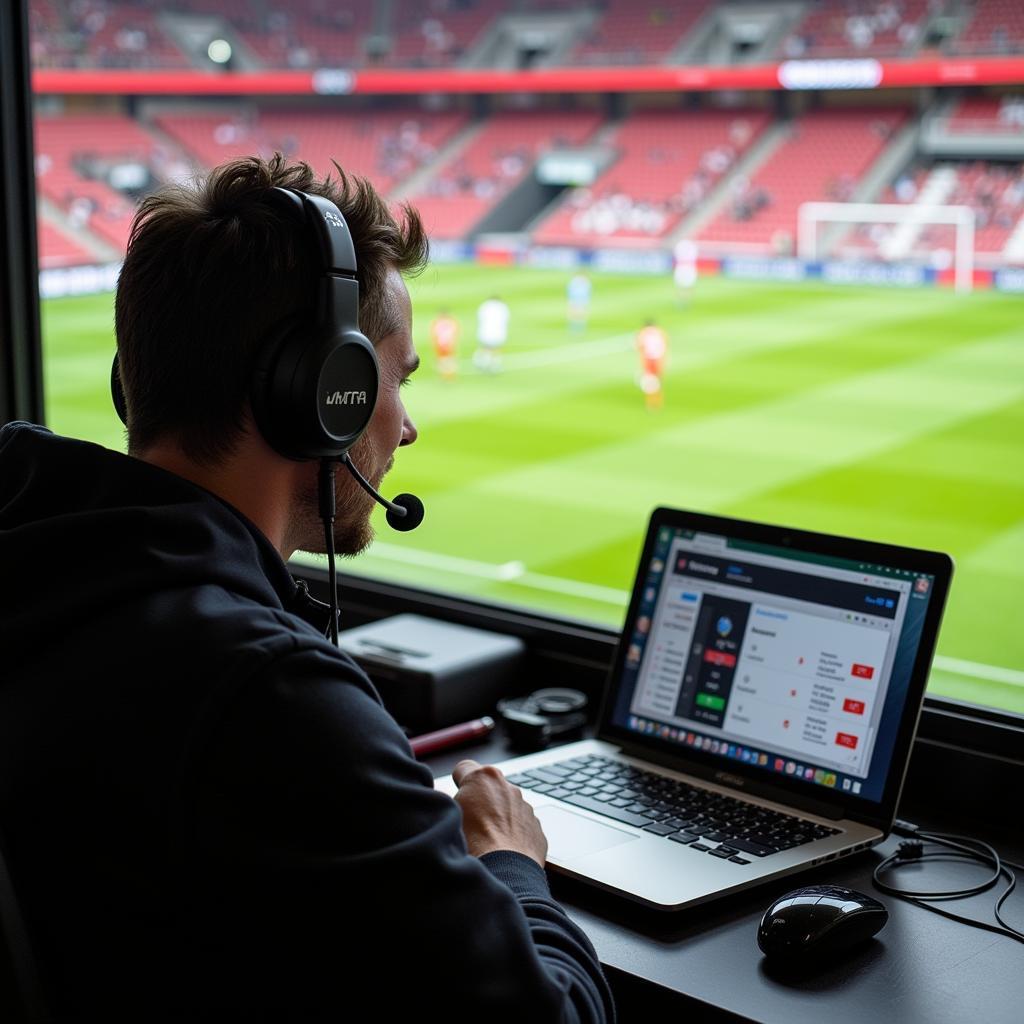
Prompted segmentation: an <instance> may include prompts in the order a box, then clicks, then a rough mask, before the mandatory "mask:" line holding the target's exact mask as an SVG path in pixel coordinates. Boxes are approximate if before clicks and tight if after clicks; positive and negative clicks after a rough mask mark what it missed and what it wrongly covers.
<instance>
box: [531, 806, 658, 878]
mask: <svg viewBox="0 0 1024 1024" xmlns="http://www.w3.org/2000/svg"><path fill="white" fill-rule="evenodd" d="M536 814H537V818H538V819H539V820H540V823H541V826H542V827H543V829H544V835H546V836H547V837H548V847H549V849H550V852H551V854H552V855H553V856H555V857H556V858H557V859H558V860H559V862H561V863H563V864H564V863H568V862H569V861H574V860H578V859H579V858H580V857H588V856H590V855H591V854H593V853H600V852H601V851H602V850H610V849H611V848H612V847H613V846H619V845H620V844H622V843H631V842H633V840H634V839H639V838H640V837H639V836H635V835H631V834H630V833H629V832H623V831H622V830H621V829H617V828H614V827H613V826H611V825H602V824H601V823H600V822H598V821H594V820H593V819H592V818H585V817H584V816H583V815H582V814H575V813H574V812H573V811H570V810H568V809H566V808H565V807H556V806H554V805H552V804H545V805H544V806H543V807H538V808H537V810H536Z"/></svg>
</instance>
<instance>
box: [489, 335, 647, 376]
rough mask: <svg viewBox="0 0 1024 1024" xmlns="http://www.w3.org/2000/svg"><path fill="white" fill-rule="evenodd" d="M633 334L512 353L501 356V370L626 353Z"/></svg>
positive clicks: (552, 364) (574, 361)
mask: <svg viewBox="0 0 1024 1024" xmlns="http://www.w3.org/2000/svg"><path fill="white" fill-rule="evenodd" d="M634 338H635V335H634V334H628V333H627V334H613V335H612V336H611V337H609V338H599V339H597V340H595V341H577V342H574V343H572V344H570V345H558V346H556V347H554V348H545V349H540V350H538V351H536V352H513V353H512V354H511V355H502V356H501V367H502V369H503V370H532V369H534V368H535V367H538V366H556V365H558V364H559V363H576V362H579V361H580V360H581V359H588V358H594V357H596V356H610V355H616V354H618V353H619V352H628V351H630V349H632V348H633V346H634Z"/></svg>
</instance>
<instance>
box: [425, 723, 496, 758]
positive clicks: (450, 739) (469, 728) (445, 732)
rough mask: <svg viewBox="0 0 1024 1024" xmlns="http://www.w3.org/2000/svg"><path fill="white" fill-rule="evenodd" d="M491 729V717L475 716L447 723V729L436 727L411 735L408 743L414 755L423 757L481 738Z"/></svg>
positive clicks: (492, 725) (492, 724)
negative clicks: (421, 733) (465, 720)
mask: <svg viewBox="0 0 1024 1024" xmlns="http://www.w3.org/2000/svg"><path fill="white" fill-rule="evenodd" d="M493 729H494V719H493V718H488V717H484V718H475V719H474V720H473V721H472V722H462V723H460V724H459V725H449V726H448V728H447V729H438V730H437V731H436V732H425V733H424V734H423V735H422V736H413V737H412V739H410V740H409V743H410V745H411V746H412V752H413V754H415V755H416V757H424V756H425V755H427V754H433V753H436V752H437V751H438V750H447V749H448V747H457V746H458V745H459V744H460V743H468V742H469V741H470V740H476V739H481V738H482V737H484V736H486V735H487V734H488V733H490V732H491V731H492V730H493Z"/></svg>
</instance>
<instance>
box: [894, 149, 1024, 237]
mask: <svg viewBox="0 0 1024 1024" xmlns="http://www.w3.org/2000/svg"><path fill="white" fill-rule="evenodd" d="M937 170H938V171H943V172H945V173H947V174H949V175H950V176H951V178H952V180H951V182H950V185H949V188H948V192H947V195H946V197H945V199H944V200H943V202H944V203H946V204H947V205H951V206H969V207H970V208H971V209H972V210H973V211H974V218H975V228H974V251H975V252H976V253H979V254H989V255H998V254H1000V253H1002V251H1003V249H1004V248H1005V246H1006V243H1007V242H1008V241H1009V238H1010V235H1011V234H1012V232H1013V229H1014V228H1015V227H1016V226H1017V224H1018V223H1019V222H1020V219H1021V216H1022V215H1024V166H1022V165H1021V164H1010V163H995V162H989V161H983V160H978V161H974V162H971V163H945V162H944V163H941V164H937V165H935V166H934V167H931V168H921V169H919V170H917V171H916V172H915V173H912V174H905V175H902V176H901V177H900V179H898V180H897V181H896V183H895V184H894V185H893V187H892V189H891V190H890V191H889V193H888V194H887V196H886V202H896V203H898V202H913V201H914V200H915V199H916V198H917V197H918V196H919V195H920V194H921V191H922V188H923V187H924V184H925V181H926V180H927V179H928V178H929V176H930V175H933V174H935V172H936V171H937ZM954 243H955V235H954V230H953V228H952V227H948V226H945V225H939V224H931V225H927V226H926V227H924V228H923V229H922V230H921V233H920V235H919V236H918V238H917V241H916V244H915V253H916V254H917V255H922V254H924V253H928V252H934V251H936V250H938V249H945V250H949V251H951V250H952V249H953V246H954Z"/></svg>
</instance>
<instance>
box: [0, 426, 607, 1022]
mask: <svg viewBox="0 0 1024 1024" xmlns="http://www.w3.org/2000/svg"><path fill="white" fill-rule="evenodd" d="M0 567H2V573H3V575H2V585H0V641H2V642H0V830H2V834H3V839H4V843H5V848H6V852H7V855H8V860H9V863H10V866H11V871H12V874H13V876H14V881H15V886H16V889H17V890H18V893H19V896H20V899H21V902H22V904H23V910H24V913H25V916H26V918H27V921H28V925H29V929H30V931H31V933H32V936H33V940H34V944H35V947H36V950H37V952H38V955H39V959H40V962H41V967H42V973H43V977H44V984H45V986H46V988H47V990H48V992H49V993H50V998H51V1002H52V1003H53V1009H54V1010H55V1011H57V1015H58V1019H68V1020H72V1019H74V1020H91V1019H97V1020H99V1019H102V1020H114V1019H118V1018H126V1019H127V1018H131V1019H133V1020H135V1021H138V1022H149V1021H157V1020H167V1019H175V1020H194V1019H200V1018H209V1019H211V1020H219V1021H227V1020H247V1021H248V1020H262V1019H266V1020H274V1021H282V1020H337V1021H342V1020H352V1021H369V1020H382V1021H388V1020H401V1019H408V1018H411V1017H413V1016H414V1015H415V1016H416V1017H421V1018H429V1019H436V1020H442V1021H456V1020H467V1021H468V1020H475V1021H496V1020H509V1021H512V1020H515V1021H529V1022H530V1024H535V1022H537V1024H539V1022H541V1021H575V1020H580V1021H599V1020H605V1019H610V1018H611V1017H612V1016H613V1010H612V1006H611V998H610V995H609V993H608V989H607V985H606V983H605V981H604V978H603V976H602V974H601V971H600V967H599V965H598V963H597V960H596V957H595V955H594V951H593V949H592V947H591V945H590V943H589V941H588V940H587V938H586V937H585V936H584V935H583V933H582V932H580V931H579V929H578V928H576V927H575V926H574V925H573V924H572V923H571V922H570V921H569V919H568V918H567V917H566V915H565V914H564V912H563V911H562V910H561V908H560V907H559V906H558V904H557V903H555V902H554V901H553V900H552V899H551V896H550V894H549V892H548V888H547V883H546V880H545V878H544V873H543V871H542V870H541V869H540V868H539V867H538V866H537V865H536V864H535V863H534V862H533V861H531V860H530V859H529V858H527V857H525V856H523V855H521V854H517V853H511V852H505V853H494V854H490V855H488V856H487V857H484V858H482V859H481V860H478V859H476V858H473V857H470V856H469V855H468V853H467V852H466V846H465V841H464V838H463V836H462V832H461V828H460V816H459V811H458V808H457V806H456V805H455V803H454V802H453V801H452V800H450V799H449V798H448V797H447V796H444V795H442V794H440V793H437V792H435V790H434V789H433V787H432V780H431V775H430V772H429V771H428V770H427V769H426V768H425V767H424V766H423V765H421V764H418V763H417V762H416V761H415V759H414V758H413V757H412V755H411V752H410V750H409V745H408V743H407V742H406V740H405V737H404V736H403V734H402V731H401V729H400V728H399V727H398V725H397V724H396V723H395V721H394V720H393V719H392V718H391V717H390V715H388V713H387V712H386V711H385V710H384V708H383V707H382V706H381V704H380V700H379V698H378V696H377V694H376V692H375V690H374V688H373V686H372V685H371V683H370V681H369V680H368V679H367V678H366V676H365V675H364V674H363V672H362V671H361V670H360V669H359V668H358V667H357V666H356V665H355V663H354V662H352V661H351V660H350V659H349V658H348V657H346V655H344V654H343V653H341V652H339V651H338V650H337V649H336V648H334V647H332V645H331V644H330V643H328V642H327V641H326V640H324V638H323V635H322V630H323V626H324V621H325V618H324V612H325V606H323V605H321V604H320V603H319V602H315V601H313V600H312V599H311V598H310V597H309V596H308V594H306V592H305V589H304V588H303V587H300V586H297V585H296V583H295V581H294V580H293V579H292V578H291V576H290V575H289V573H288V570H287V568H286V566H285V564H284V563H283V561H282V560H281V558H280V556H279V554H278V553H277V551H275V550H274V548H273V547H272V546H271V544H270V543H269V541H268V540H267V539H266V537H264V536H263V534H262V533H260V531H259V530H258V529H257V528H256V527H255V526H253V525H252V524H251V523H250V522H248V521H247V520H246V519H245V518H244V517H243V516H242V515H241V514H240V513H239V512H238V511H236V510H235V509H233V508H232V507H230V506H229V505H227V504H226V503H225V502H223V501H221V500H220V499H218V498H217V497H215V496H214V495H212V494H210V493H209V492H207V491H205V490H203V489H202V488H200V487H197V486H195V485H193V484H191V483H189V482H188V481H186V480H184V479H182V478H180V477H178V476H176V475H174V474H172V473H168V472H165V471H164V470H161V469H158V468H156V467H154V466H151V465H148V464H146V463H144V462H141V461H139V460H136V459H133V458H129V457H128V456H125V455H120V454H117V453H115V452H111V451H108V450H106V449H104V448H101V447H98V446H96V445H93V444H88V443H86V442H82V441H74V440H70V439H67V438H62V437H58V436H56V435H54V434H51V433H50V432H49V431H47V430H44V429H43V428H41V427H35V426H32V425H30V424H24V423H12V424H8V425H7V426H5V427H3V428H2V429H0Z"/></svg>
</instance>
